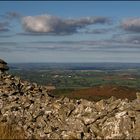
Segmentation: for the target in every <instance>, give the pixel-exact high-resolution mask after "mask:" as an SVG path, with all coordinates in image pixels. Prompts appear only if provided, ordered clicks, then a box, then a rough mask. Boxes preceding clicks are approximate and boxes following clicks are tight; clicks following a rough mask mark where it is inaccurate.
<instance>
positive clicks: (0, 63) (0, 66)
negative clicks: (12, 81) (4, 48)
mask: <svg viewBox="0 0 140 140" xmlns="http://www.w3.org/2000/svg"><path fill="white" fill-rule="evenodd" d="M7 70H9V67H8V66H7V62H5V61H4V60H2V59H0V73H3V72H5V71H7Z"/></svg>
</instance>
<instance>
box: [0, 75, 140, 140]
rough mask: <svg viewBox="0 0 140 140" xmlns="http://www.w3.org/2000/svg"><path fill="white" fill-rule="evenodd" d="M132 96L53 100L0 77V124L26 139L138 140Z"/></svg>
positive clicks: (32, 86)
mask: <svg viewBox="0 0 140 140" xmlns="http://www.w3.org/2000/svg"><path fill="white" fill-rule="evenodd" d="M136 95H137V99H135V100H133V101H129V100H128V99H116V98H115V97H110V98H109V99H106V100H100V101H98V102H94V101H92V102H91V101H88V100H85V99H80V100H76V99H69V98H67V97H61V98H55V97H53V96H51V95H50V94H49V92H48V91H47V88H46V87H45V86H39V85H37V84H36V83H29V82H27V81H23V80H21V79H20V78H19V77H16V76H12V75H10V74H8V73H1V79H0V123H4V124H10V125H13V124H14V125H15V124H16V125H17V126H18V127H19V128H22V129H23V130H24V132H25V137H26V138H28V139H32V138H36V139H140V93H136Z"/></svg>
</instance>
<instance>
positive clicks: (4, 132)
mask: <svg viewBox="0 0 140 140" xmlns="http://www.w3.org/2000/svg"><path fill="white" fill-rule="evenodd" d="M0 139H25V134H24V131H23V130H22V129H20V128H19V127H17V126H16V125H8V124H3V123H0Z"/></svg>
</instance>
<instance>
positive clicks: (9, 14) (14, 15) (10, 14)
mask: <svg viewBox="0 0 140 140" xmlns="http://www.w3.org/2000/svg"><path fill="white" fill-rule="evenodd" d="M20 17H22V15H21V14H20V13H18V12H15V11H10V12H7V13H6V14H5V15H4V18H6V19H9V20H11V19H18V18H20Z"/></svg>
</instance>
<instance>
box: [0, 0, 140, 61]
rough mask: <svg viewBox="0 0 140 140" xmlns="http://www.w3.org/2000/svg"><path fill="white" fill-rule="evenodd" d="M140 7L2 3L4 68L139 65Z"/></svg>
mask: <svg viewBox="0 0 140 140" xmlns="http://www.w3.org/2000/svg"><path fill="white" fill-rule="evenodd" d="M139 13H140V2H139V1H134V2H132V1H131V2H128V1H127V2H122V1H116V2H115V1H112V2H111V1H104V2H103V1H99V2H97V1H88V2H86V1H81V2H80V1H57V2H55V1H52V2H51V1H42V2H41V1H38V2H35V1H30V2H27V1H20V2H18V1H15V2H12V1H11V2H8V1H5V2H4V1H1V2H0V58H2V59H5V60H6V61H7V62H9V63H10V62H139V60H140V55H139V54H140V15H139Z"/></svg>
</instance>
